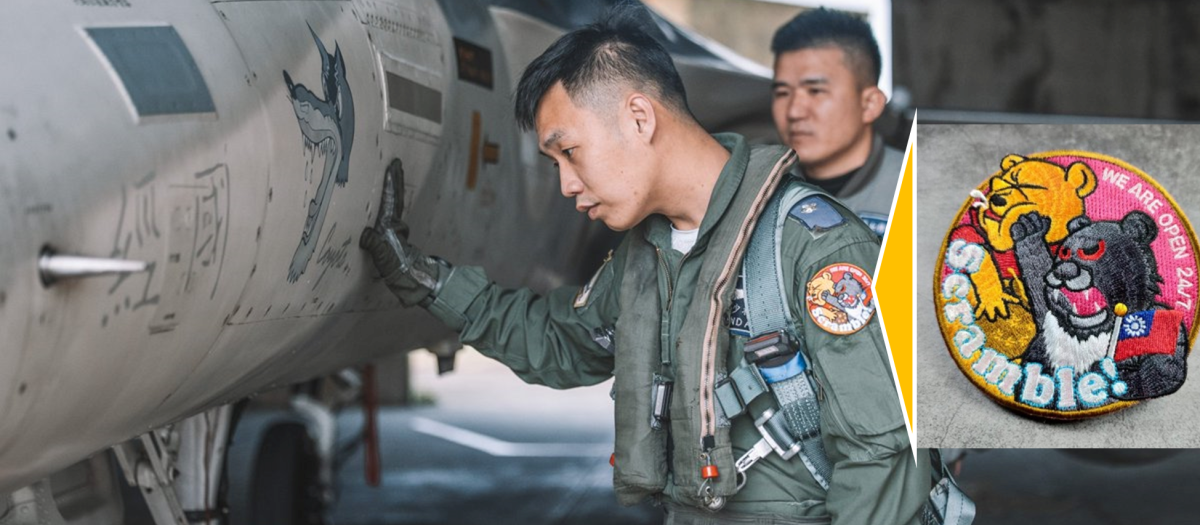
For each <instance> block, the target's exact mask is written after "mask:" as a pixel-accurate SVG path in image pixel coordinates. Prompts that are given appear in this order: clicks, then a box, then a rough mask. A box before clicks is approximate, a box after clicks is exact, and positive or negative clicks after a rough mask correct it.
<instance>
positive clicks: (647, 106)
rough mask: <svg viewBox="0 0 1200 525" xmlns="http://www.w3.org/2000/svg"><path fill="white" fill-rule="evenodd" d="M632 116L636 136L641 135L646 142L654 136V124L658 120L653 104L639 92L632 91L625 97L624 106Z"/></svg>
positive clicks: (655, 124)
mask: <svg viewBox="0 0 1200 525" xmlns="http://www.w3.org/2000/svg"><path fill="white" fill-rule="evenodd" d="M624 109H625V110H626V111H628V112H629V115H630V116H631V117H632V119H633V120H632V122H631V124H633V129H634V132H635V133H636V134H637V136H638V137H642V138H643V139H644V140H645V141H646V142H647V143H649V142H650V138H651V137H653V136H654V130H655V126H657V124H658V121H657V118H656V115H655V113H654V104H652V103H651V102H650V99H649V98H648V97H647V96H646V95H643V94H641V93H637V92H634V93H633V94H631V95H629V98H627V99H625V108H624Z"/></svg>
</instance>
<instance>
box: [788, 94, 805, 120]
mask: <svg viewBox="0 0 1200 525" xmlns="http://www.w3.org/2000/svg"><path fill="white" fill-rule="evenodd" d="M808 109H809V106H808V97H806V96H804V95H802V94H799V93H796V94H793V95H792V96H790V97H788V101H787V117H788V120H804V119H805V118H806V117H808Z"/></svg>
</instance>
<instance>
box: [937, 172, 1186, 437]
mask: <svg viewBox="0 0 1200 525" xmlns="http://www.w3.org/2000/svg"><path fill="white" fill-rule="evenodd" d="M1197 270H1198V260H1197V242H1196V236H1195V233H1194V232H1193V231H1192V227H1191V225H1190V224H1189V223H1188V221H1187V219H1186V218H1185V217H1184V216H1183V213H1182V212H1181V211H1180V210H1179V207H1178V206H1177V205H1176V203H1175V201H1174V200H1173V199H1172V198H1171V196H1170V195H1168V194H1167V192H1166V190H1164V189H1163V188H1162V187H1160V186H1159V185H1158V184H1157V183H1156V182H1155V181H1154V180H1153V179H1151V178H1150V177H1149V176H1148V175H1146V174H1145V173H1143V172H1142V171H1141V170H1139V169H1137V168H1135V167H1133V166H1130V165H1129V164H1127V163H1125V162H1123V161H1121V160H1119V159H1115V158H1112V157H1108V156H1105V155H1100V154H1096V153H1089V152H1083V151H1052V152H1046V153H1035V154H1033V155H1029V156H1027V157H1023V156H1020V155H1008V156H1006V157H1004V159H1002V160H1001V161H1000V170H999V171H997V172H995V173H994V174H992V176H991V177H989V178H988V179H987V180H985V181H984V182H983V184H981V185H980V186H979V188H978V189H976V190H973V191H971V198H970V199H968V200H967V202H966V203H964V204H963V207H962V209H961V210H960V211H959V213H958V216H957V217H956V218H955V219H954V223H953V224H952V225H951V229H950V232H949V234H947V236H946V240H945V242H944V243H943V246H942V253H941V255H940V256H939V258H938V263H937V268H936V269H935V272H936V273H935V276H934V278H935V293H934V302H935V303H936V307H937V311H938V312H939V315H938V323H939V325H940V327H941V331H942V336H943V338H944V339H945V341H946V345H947V347H948V349H949V351H950V355H951V356H952V357H953V358H954V360H955V362H956V363H957V364H958V367H959V369H960V370H961V371H962V372H963V374H965V375H966V376H967V377H968V378H969V379H970V380H971V382H972V383H974V384H975V386H977V387H979V388H980V389H981V390H983V391H984V392H986V393H987V394H988V395H989V396H991V397H992V399H993V400H995V401H996V402H998V403H1000V404H1001V405H1004V406H1006V407H1010V408H1013V409H1016V410H1018V411H1021V412H1025V413H1028V414H1033V415H1036V416H1040V417H1044V418H1051V419H1075V418H1083V417H1089V416H1095V415H1099V414H1103V413H1107V412H1112V411H1114V410H1118V409H1121V408H1124V407H1127V406H1131V405H1133V404H1135V403H1136V402H1137V401H1139V400H1145V399H1151V398H1155V397H1160V396H1164V395H1167V394H1171V393H1173V392H1175V391H1176V390H1178V389H1179V387H1180V386H1182V384H1183V381H1184V379H1185V377H1186V372H1187V363H1186V359H1187V355H1188V354H1189V353H1190V350H1191V346H1192V342H1193V341H1194V340H1195V335H1196V320H1197V313H1198V312H1197V308H1196V300H1197V288H1196V279H1197Z"/></svg>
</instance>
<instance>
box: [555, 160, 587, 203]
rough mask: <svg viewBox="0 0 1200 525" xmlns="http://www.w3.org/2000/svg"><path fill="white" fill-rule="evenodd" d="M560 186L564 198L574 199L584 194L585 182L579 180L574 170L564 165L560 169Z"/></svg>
mask: <svg viewBox="0 0 1200 525" xmlns="http://www.w3.org/2000/svg"><path fill="white" fill-rule="evenodd" d="M558 184H559V187H560V189H561V190H562V194H563V197H574V196H576V195H579V194H580V193H583V181H581V180H579V177H578V176H576V175H575V172H574V171H573V170H571V169H569V168H566V167H563V166H562V165H559V168H558Z"/></svg>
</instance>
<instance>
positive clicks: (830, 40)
mask: <svg viewBox="0 0 1200 525" xmlns="http://www.w3.org/2000/svg"><path fill="white" fill-rule="evenodd" d="M828 46H836V47H838V48H839V49H841V50H842V53H844V54H845V55H846V62H847V65H848V66H850V69H851V71H853V72H854V74H855V76H856V77H858V82H859V83H860V84H862V87H866V86H874V85H876V84H878V83H879V73H880V69H882V67H883V66H882V63H883V61H882V59H881V58H880V56H879V44H878V43H876V42H875V35H873V34H872V33H871V26H869V25H867V23H866V22H864V21H863V20H862V19H861V18H859V17H857V16H854V15H852V14H850V13H847V12H845V11H835V10H831V9H825V8H824V7H822V8H820V9H810V10H808V11H804V12H803V13H800V14H798V15H796V17H795V18H793V19H792V20H791V21H789V22H788V23H786V24H784V25H783V27H780V28H779V29H778V30H777V31H775V37H774V38H773V39H771V51H772V52H773V53H775V56H776V57H778V56H779V55H781V54H783V53H787V52H788V51H798V50H801V49H812V48H817V47H828Z"/></svg>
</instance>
